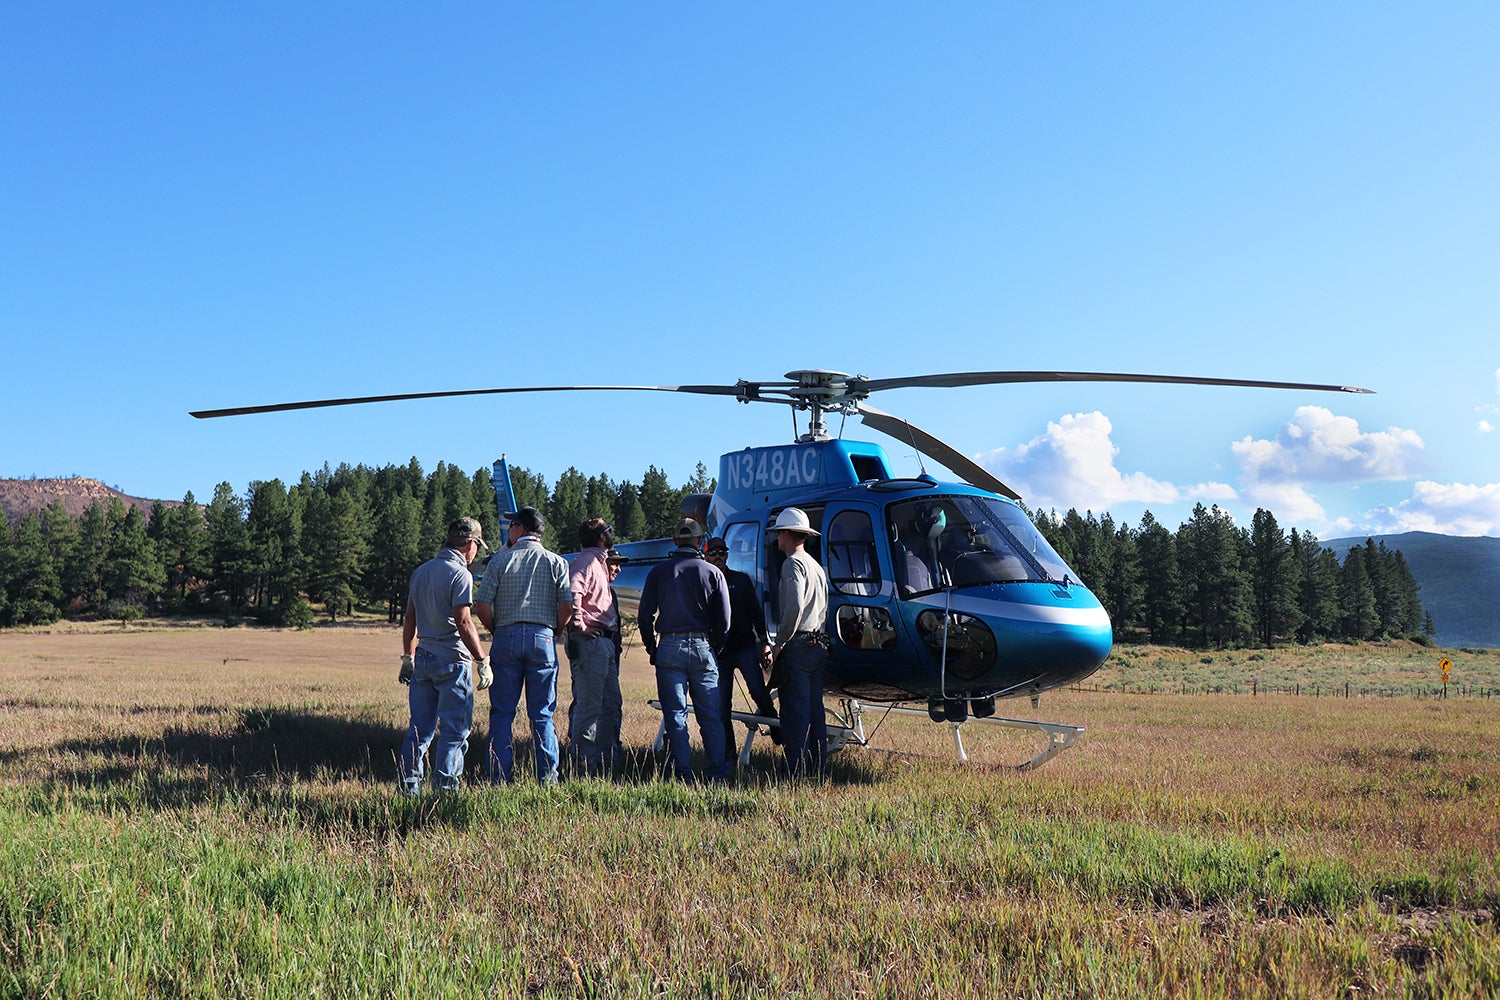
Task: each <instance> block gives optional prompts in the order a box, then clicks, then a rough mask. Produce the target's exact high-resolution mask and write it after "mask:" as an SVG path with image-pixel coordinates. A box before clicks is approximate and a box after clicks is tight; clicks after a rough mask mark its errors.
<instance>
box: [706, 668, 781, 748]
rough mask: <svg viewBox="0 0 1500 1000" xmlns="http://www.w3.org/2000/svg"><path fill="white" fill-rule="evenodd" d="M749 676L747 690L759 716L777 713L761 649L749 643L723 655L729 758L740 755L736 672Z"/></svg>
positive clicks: (721, 696)
mask: <svg viewBox="0 0 1500 1000" xmlns="http://www.w3.org/2000/svg"><path fill="white" fill-rule="evenodd" d="M736 670H738V671H739V672H740V676H741V677H743V678H745V690H747V691H749V692H750V700H751V701H752V702H754V703H755V714H756V715H775V714H776V706H774V705H773V704H771V696H770V695H769V694H768V693H767V692H766V679H765V676H764V675H763V674H762V673H761V669H760V650H758V649H756V648H755V647H754V646H746V647H744V648H743V649H739V650H736V651H734V652H732V653H726V654H725V655H723V656H721V657H719V718H720V719H721V720H723V723H724V753H725V756H726V757H727V758H728V759H729V760H731V761H732V760H734V758H735V757H736V756H738V754H739V747H738V746H737V745H736V743H735V739H734V716H733V715H732V714H731V713H732V712H733V710H734V672H735V671H736Z"/></svg>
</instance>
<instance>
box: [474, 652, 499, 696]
mask: <svg viewBox="0 0 1500 1000" xmlns="http://www.w3.org/2000/svg"><path fill="white" fill-rule="evenodd" d="M493 683H495V672H494V671H493V670H491V669H490V658H489V657H488V656H486V657H485V658H484V659H482V660H480V661H479V682H478V683H477V684H475V685H474V690H476V691H483V690H484V689H485V688H487V687H489V686H490V685H491V684H493Z"/></svg>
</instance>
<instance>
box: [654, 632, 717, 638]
mask: <svg viewBox="0 0 1500 1000" xmlns="http://www.w3.org/2000/svg"><path fill="white" fill-rule="evenodd" d="M662 635H664V636H667V635H679V636H682V638H684V639H707V638H708V633H707V632H698V631H694V632H663V633H662Z"/></svg>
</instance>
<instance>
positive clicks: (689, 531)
mask: <svg viewBox="0 0 1500 1000" xmlns="http://www.w3.org/2000/svg"><path fill="white" fill-rule="evenodd" d="M672 537H673V538H674V539H678V538H685V539H693V540H696V539H699V538H702V537H703V524H702V523H701V522H699V521H696V520H694V519H693V518H691V517H685V518H683V519H682V520H681V521H678V522H677V530H676V531H674V532H673V533H672Z"/></svg>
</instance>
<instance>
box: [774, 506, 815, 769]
mask: <svg viewBox="0 0 1500 1000" xmlns="http://www.w3.org/2000/svg"><path fill="white" fill-rule="evenodd" d="M771 530H772V531H774V532H776V547H777V548H778V549H780V550H781V552H782V554H783V555H784V556H786V561H785V562H783V563H782V564H781V586H780V589H779V593H780V597H781V621H780V624H779V626H778V627H777V629H776V644H775V646H774V647H773V648H772V650H771V653H770V654H769V656H768V657H767V666H769V665H770V664H772V663H775V662H776V660H777V658H779V657H785V664H784V666H785V668H786V670H785V673H786V680H785V681H784V682H783V683H782V686H781V694H780V701H781V746H782V750H783V751H784V752H785V753H786V765H787V770H788V771H789V772H790V773H791V774H792V775H793V776H794V777H801V776H805V775H809V774H811V775H816V776H818V777H822V776H823V773H824V764H823V754H824V751H825V749H826V745H827V741H828V731H827V725H826V723H825V721H824V717H823V668H824V667H825V666H827V664H828V632H827V624H828V577H827V576H825V575H824V573H823V567H822V566H819V565H818V561H817V560H816V559H814V558H813V557H812V556H811V555H810V554H809V553H808V551H807V539H808V538H809V537H811V536H816V535H817V534H818V532H816V531H814V530H813V527H812V523H811V522H810V521H809V520H808V519H807V514H806V512H805V511H802V510H799V509H798V508H796V507H788V508H786V509H785V510H783V511H782V512H781V513H780V514H778V515H776V522H775V523H774V524H772V525H771Z"/></svg>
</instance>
